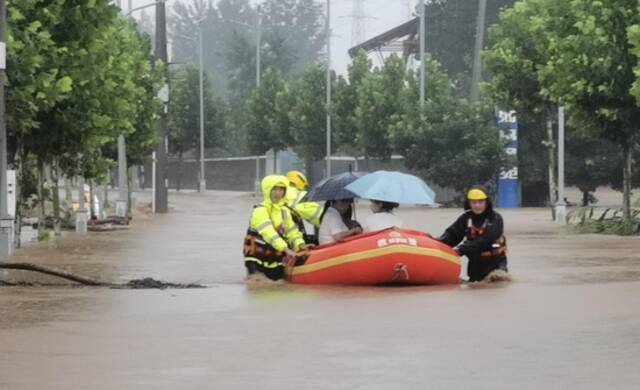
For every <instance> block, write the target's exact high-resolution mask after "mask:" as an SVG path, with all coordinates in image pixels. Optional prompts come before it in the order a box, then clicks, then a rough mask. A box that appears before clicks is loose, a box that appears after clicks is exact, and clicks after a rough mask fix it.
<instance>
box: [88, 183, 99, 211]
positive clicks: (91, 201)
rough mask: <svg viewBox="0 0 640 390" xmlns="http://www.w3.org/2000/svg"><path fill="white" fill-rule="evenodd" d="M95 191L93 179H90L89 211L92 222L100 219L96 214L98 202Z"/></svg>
mask: <svg viewBox="0 0 640 390" xmlns="http://www.w3.org/2000/svg"><path fill="white" fill-rule="evenodd" d="M93 191H94V188H93V179H90V180H89V209H90V211H89V215H90V217H91V220H94V219H98V216H97V215H96V212H95V210H96V202H95V200H94V196H93V194H94V192H93Z"/></svg>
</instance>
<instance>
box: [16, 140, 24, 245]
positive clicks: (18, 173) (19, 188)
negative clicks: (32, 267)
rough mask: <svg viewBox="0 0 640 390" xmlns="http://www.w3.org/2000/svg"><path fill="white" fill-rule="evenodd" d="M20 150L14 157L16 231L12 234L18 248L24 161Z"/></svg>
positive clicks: (20, 228) (20, 232)
mask: <svg viewBox="0 0 640 390" xmlns="http://www.w3.org/2000/svg"><path fill="white" fill-rule="evenodd" d="M21 152H22V151H19V152H18V153H17V156H18V157H17V158H16V164H17V169H16V176H17V177H16V221H15V227H16V232H15V235H14V244H15V247H16V248H20V247H21V246H22V240H21V239H20V236H21V234H22V212H23V210H22V182H23V181H24V172H23V171H24V162H23V156H22V153H21Z"/></svg>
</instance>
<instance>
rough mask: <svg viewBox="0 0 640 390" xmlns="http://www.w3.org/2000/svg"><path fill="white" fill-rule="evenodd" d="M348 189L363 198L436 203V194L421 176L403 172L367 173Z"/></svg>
mask: <svg viewBox="0 0 640 390" xmlns="http://www.w3.org/2000/svg"><path fill="white" fill-rule="evenodd" d="M346 189H347V190H348V191H351V192H353V193H354V194H356V195H358V196H359V197H361V198H365V199H374V200H381V201H385V202H395V203H404V204H427V205H431V204H434V203H435V200H436V194H435V192H433V190H432V189H431V188H429V186H428V185H427V184H426V183H425V182H424V181H423V180H422V179H420V178H419V177H417V176H414V175H407V174H405V173H401V172H389V171H377V172H374V173H370V174H368V175H365V176H363V177H361V178H359V179H358V180H355V181H354V182H353V183H351V184H349V185H348V186H347V187H346Z"/></svg>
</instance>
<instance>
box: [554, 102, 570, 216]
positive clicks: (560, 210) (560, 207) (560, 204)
mask: <svg viewBox="0 0 640 390" xmlns="http://www.w3.org/2000/svg"><path fill="white" fill-rule="evenodd" d="M564 125H565V122H564V106H562V104H559V105H558V199H557V202H556V222H557V223H559V224H562V225H564V224H565V223H566V221H567V203H566V202H565V201H564Z"/></svg>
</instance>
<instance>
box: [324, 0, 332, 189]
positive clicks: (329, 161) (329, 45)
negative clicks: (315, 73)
mask: <svg viewBox="0 0 640 390" xmlns="http://www.w3.org/2000/svg"><path fill="white" fill-rule="evenodd" d="M325 34H326V37H325V39H326V40H327V103H326V104H327V108H326V110H327V130H326V131H327V134H326V135H327V175H326V176H327V177H330V176H331V0H327V23H326V30H325Z"/></svg>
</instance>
